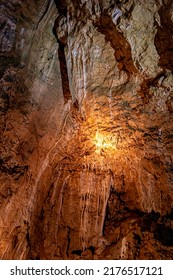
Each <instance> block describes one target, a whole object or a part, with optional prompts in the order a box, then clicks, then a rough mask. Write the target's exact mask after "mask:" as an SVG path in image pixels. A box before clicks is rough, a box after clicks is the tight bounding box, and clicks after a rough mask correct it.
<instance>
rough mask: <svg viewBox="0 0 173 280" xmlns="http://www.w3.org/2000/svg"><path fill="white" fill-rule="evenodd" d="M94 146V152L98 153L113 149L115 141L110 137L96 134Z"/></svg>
mask: <svg viewBox="0 0 173 280" xmlns="http://www.w3.org/2000/svg"><path fill="white" fill-rule="evenodd" d="M94 144H95V146H96V147H97V150H96V152H97V153H99V152H101V151H104V150H111V149H115V141H114V139H113V137H112V136H109V135H104V134H101V133H99V132H98V131H97V132H96V136H95V139H94Z"/></svg>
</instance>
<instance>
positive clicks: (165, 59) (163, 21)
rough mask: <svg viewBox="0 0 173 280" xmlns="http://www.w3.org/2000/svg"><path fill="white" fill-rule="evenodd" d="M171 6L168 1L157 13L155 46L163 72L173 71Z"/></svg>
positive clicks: (170, 2) (170, 1)
mask: <svg viewBox="0 0 173 280" xmlns="http://www.w3.org/2000/svg"><path fill="white" fill-rule="evenodd" d="M164 2H165V1H164ZM171 4H172V0H169V1H168V2H167V3H166V4H164V5H163V6H161V8H160V9H159V11H158V13H159V16H160V26H157V34H156V36H155V46H156V49H157V52H158V54H159V56H160V60H159V66H161V67H162V68H163V70H165V69H169V70H171V71H173V37H172V34H173V23H172V20H171V9H170V7H171ZM157 25H158V24H157Z"/></svg>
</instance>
